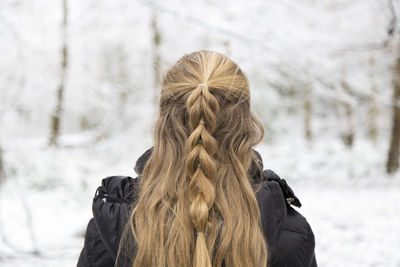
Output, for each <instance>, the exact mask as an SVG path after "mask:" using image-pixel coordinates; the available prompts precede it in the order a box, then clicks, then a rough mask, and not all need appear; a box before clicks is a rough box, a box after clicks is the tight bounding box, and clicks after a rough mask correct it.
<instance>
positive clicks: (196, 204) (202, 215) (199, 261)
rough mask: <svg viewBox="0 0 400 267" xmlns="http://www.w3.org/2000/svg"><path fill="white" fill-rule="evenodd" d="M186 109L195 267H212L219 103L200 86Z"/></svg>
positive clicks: (189, 100) (187, 160)
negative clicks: (209, 239)
mask: <svg viewBox="0 0 400 267" xmlns="http://www.w3.org/2000/svg"><path fill="white" fill-rule="evenodd" d="M186 108H187V111H188V113H189V126H190V129H191V134H190V136H189V138H188V141H187V148H188V156H187V159H186V171H187V174H188V176H189V177H190V183H189V198H190V201H191V205H190V209H189V214H190V219H191V221H192V223H193V225H194V228H195V229H196V231H197V240H196V247H195V253H194V258H193V266H194V267H197V266H211V261H210V256H209V253H208V249H207V245H206V240H205V236H204V233H205V232H206V227H207V222H208V215H209V210H210V208H211V207H212V205H213V203H214V200H215V186H214V184H215V174H216V164H215V162H214V159H213V156H214V154H215V153H216V150H217V141H216V139H215V138H214V137H213V136H212V133H213V132H214V130H215V127H216V114H217V113H218V111H219V103H218V101H217V99H216V98H215V97H214V96H213V95H212V94H211V93H210V91H209V90H208V86H207V85H206V84H199V85H198V86H197V88H196V89H194V90H193V92H192V93H191V95H190V96H189V98H188V99H187V103H186Z"/></svg>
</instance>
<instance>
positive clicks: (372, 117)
mask: <svg viewBox="0 0 400 267" xmlns="http://www.w3.org/2000/svg"><path fill="white" fill-rule="evenodd" d="M369 63H370V79H371V92H370V93H369V95H368V136H369V138H370V139H371V141H372V142H373V143H374V144H376V142H377V138H378V127H377V117H378V113H379V110H378V106H377V103H376V96H377V95H378V89H377V87H376V83H375V81H374V78H375V75H374V70H375V68H374V67H375V58H374V56H373V55H372V54H371V55H370V58H369Z"/></svg>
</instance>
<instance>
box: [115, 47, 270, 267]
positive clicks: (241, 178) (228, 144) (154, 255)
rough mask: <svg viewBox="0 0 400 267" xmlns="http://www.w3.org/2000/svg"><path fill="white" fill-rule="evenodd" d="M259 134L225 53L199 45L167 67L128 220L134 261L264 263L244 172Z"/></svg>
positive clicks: (244, 85) (241, 77) (204, 265)
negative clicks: (150, 145) (151, 138)
mask: <svg viewBox="0 0 400 267" xmlns="http://www.w3.org/2000/svg"><path fill="white" fill-rule="evenodd" d="M263 135H264V130H263V127H262V125H261V124H260V122H259V121H258V120H257V119H256V118H255V117H254V116H253V114H252V113H251V111H250V91H249V83H248V79H247V77H246V75H245V74H244V73H243V72H242V71H241V69H240V68H239V66H238V65H237V64H236V63H234V62H233V61H232V60H230V59H229V58H228V57H226V56H224V55H222V54H219V53H216V52H213V51H205V50H202V51H197V52H194V53H191V54H188V55H185V56H183V57H182V58H181V59H180V60H179V61H178V62H177V63H176V64H175V65H174V66H173V67H172V68H171V69H169V70H168V71H167V72H166V73H165V75H164V77H163V82H162V90H161V99H160V112H159V117H158V120H157V123H156V127H155V131H154V150H153V152H152V155H151V157H150V158H149V160H148V162H147V164H146V166H145V168H144V170H143V172H142V175H141V181H140V193H139V198H138V201H137V203H136V206H135V207H134V209H133V212H132V213H131V216H130V220H129V223H128V225H129V228H130V231H131V235H133V237H134V240H135V241H134V242H136V244H135V246H136V251H135V257H134V259H133V266H134V267H139V266H141V267H143V266H144V267H146V266H157V267H160V266H164V267H166V266H168V267H174V266H179V267H186V266H187V267H189V266H194V267H211V266H214V267H219V266H221V265H222V264H223V262H224V264H225V266H238V267H253V266H262V267H264V266H266V264H267V258H268V253H267V252H268V251H267V244H266V240H265V238H264V235H263V231H262V227H261V219H260V211H259V207H258V203H257V200H256V197H255V192H254V190H253V187H252V185H251V182H250V177H249V174H248V170H249V167H250V164H251V162H252V159H253V158H255V155H254V152H253V150H252V147H253V146H254V145H256V144H257V143H259V142H260V141H261V140H262V138H263ZM124 242H125V243H126V242H132V241H131V240H129V238H123V239H122V240H121V246H123V243H124ZM121 246H120V247H121Z"/></svg>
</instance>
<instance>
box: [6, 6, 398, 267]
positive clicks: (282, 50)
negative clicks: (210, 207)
mask: <svg viewBox="0 0 400 267" xmlns="http://www.w3.org/2000/svg"><path fill="white" fill-rule="evenodd" d="M200 49H210V50H215V51H218V52H221V53H224V54H226V55H228V56H229V57H231V58H232V59H233V60H234V61H236V62H237V63H238V64H239V65H240V66H241V68H242V69H243V70H244V72H246V74H247V75H248V77H249V80H250V86H251V97H252V108H253V111H254V113H255V114H256V115H257V117H258V118H259V119H260V120H261V121H262V123H263V125H264V127H265V130H266V135H265V138H264V141H263V142H262V144H260V145H259V146H258V147H257V150H258V151H260V152H261V155H262V157H263V161H264V167H265V168H269V169H272V170H274V171H275V172H276V173H278V174H279V175H280V176H281V177H282V178H285V179H286V181H287V182H288V184H289V185H290V186H291V187H292V189H293V191H294V192H295V193H296V195H297V196H298V197H299V199H300V201H301V202H302V204H303V206H302V207H301V208H300V209H298V211H299V212H301V213H302V214H304V215H305V217H306V218H307V220H308V221H309V222H310V224H311V226H312V228H313V230H314V233H315V238H316V257H317V262H318V264H319V266H324V267H325V266H332V267H333V266H346V267H347V266H348V267H360V266H384V267H395V266H397V267H398V266H400V253H399V251H400V227H399V226H400V205H399V202H400V168H399V156H400V154H399V149H400V1H399V0H353V1H348V0H318V1H317V0H301V1H289V0H280V1H260V0H254V1H245V0H230V1H224V0H214V1H211V0H198V1H183V0H170V1H161V0H158V1H155V0H117V1H107V0H84V1H81V0H1V1H0V266H4V267H11V266H13V267H15V266H74V265H75V264H76V262H77V259H78V256H79V253H80V250H81V249H82V246H83V234H84V232H85V229H86V225H87V222H88V221H89V219H90V218H91V216H92V214H91V201H92V198H93V195H94V192H95V190H96V189H97V187H98V186H99V185H100V182H101V179H102V178H104V177H106V176H110V175H130V176H132V177H135V176H136V174H135V172H134V170H133V167H134V164H135V161H136V159H137V158H138V157H139V156H140V155H141V154H142V153H143V152H144V151H145V150H146V149H147V148H149V147H150V146H151V145H152V129H153V125H154V122H155V119H156V116H157V112H158V110H157V101H158V95H159V91H160V86H159V84H160V77H161V76H162V73H163V72H164V71H165V70H166V69H167V68H168V67H169V66H171V65H172V64H173V63H174V62H175V61H176V60H177V59H179V57H181V56H182V55H184V54H186V53H190V52H192V51H195V50H200Z"/></svg>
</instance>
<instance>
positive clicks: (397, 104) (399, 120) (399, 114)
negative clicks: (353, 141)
mask: <svg viewBox="0 0 400 267" xmlns="http://www.w3.org/2000/svg"><path fill="white" fill-rule="evenodd" d="M392 114H393V115H392V116H393V120H392V136H391V140H390V147H389V154H388V160H387V162H386V171H387V173H394V172H396V171H397V170H398V169H399V154H400V153H399V152H400V151H399V150H400V56H399V57H398V58H397V60H396V63H395V67H394V77H393V108H392Z"/></svg>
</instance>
